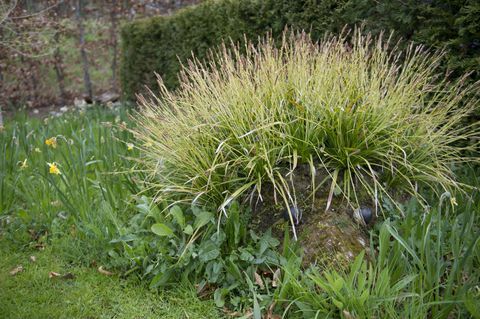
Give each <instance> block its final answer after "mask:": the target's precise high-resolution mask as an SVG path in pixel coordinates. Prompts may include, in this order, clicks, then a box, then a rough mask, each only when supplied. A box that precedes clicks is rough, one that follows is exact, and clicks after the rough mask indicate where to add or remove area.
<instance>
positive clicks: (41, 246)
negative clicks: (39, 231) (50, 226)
mask: <svg viewBox="0 0 480 319" xmlns="http://www.w3.org/2000/svg"><path fill="white" fill-rule="evenodd" d="M35 248H37V249H38V250H44V249H45V245H44V244H36V245H35Z"/></svg>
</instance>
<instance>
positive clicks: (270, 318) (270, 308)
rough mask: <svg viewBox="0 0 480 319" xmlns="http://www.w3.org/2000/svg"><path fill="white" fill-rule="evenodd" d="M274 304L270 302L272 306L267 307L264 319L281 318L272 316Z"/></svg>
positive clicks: (275, 315)
mask: <svg viewBox="0 0 480 319" xmlns="http://www.w3.org/2000/svg"><path fill="white" fill-rule="evenodd" d="M275 304H276V303H275V302H272V304H271V305H270V306H269V307H268V311H267V314H266V315H265V317H264V318H265V319H281V318H282V317H281V316H280V315H277V314H274V313H273V309H275Z"/></svg>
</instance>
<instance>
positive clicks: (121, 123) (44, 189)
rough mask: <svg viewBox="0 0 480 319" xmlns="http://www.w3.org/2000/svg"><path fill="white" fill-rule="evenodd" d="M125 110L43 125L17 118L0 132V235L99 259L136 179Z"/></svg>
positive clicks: (70, 115)
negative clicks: (49, 245) (55, 244)
mask: <svg viewBox="0 0 480 319" xmlns="http://www.w3.org/2000/svg"><path fill="white" fill-rule="evenodd" d="M127 114H128V112H126V108H124V107H121V108H115V109H113V110H104V109H102V108H100V107H95V108H92V109H89V110H87V111H80V112H79V111H70V112H67V113H66V114H64V115H62V116H61V117H58V118H57V117H50V118H46V119H44V121H42V120H40V119H37V118H26V117H25V116H24V115H22V114H18V115H17V117H16V118H15V119H12V120H9V121H8V122H7V123H6V126H5V128H4V129H3V130H0V145H1V151H0V235H5V237H7V238H9V239H11V240H12V241H14V242H18V243H21V244H28V243H29V242H32V243H33V244H32V245H37V244H39V245H44V244H49V243H50V242H51V241H53V242H56V243H57V244H58V246H62V247H63V249H59V250H62V251H67V252H66V253H67V254H68V256H69V258H71V259H73V260H75V261H81V262H83V263H86V264H89V263H90V262H91V261H92V260H93V259H95V260H97V261H98V262H101V261H103V262H107V259H108V256H107V254H106V251H105V247H106V246H108V242H109V241H110V240H111V239H113V238H115V237H117V236H118V234H117V232H118V228H119V227H120V225H122V223H123V222H122V221H124V220H127V219H129V217H130V216H129V212H130V211H133V208H134V206H133V205H130V203H131V202H134V201H135V195H136V193H138V192H139V191H140V189H141V183H136V182H135V180H141V179H143V176H142V174H141V173H139V172H135V166H136V162H135V161H132V160H131V157H132V156H136V155H135V154H136V153H137V152H138V151H137V150H136V149H131V150H130V149H129V147H128V145H127V144H126V142H128V143H134V140H133V138H132V135H131V134H130V133H129V132H128V130H127V128H128V126H130V125H132V124H133V123H131V122H130V121H129V117H128V115H127Z"/></svg>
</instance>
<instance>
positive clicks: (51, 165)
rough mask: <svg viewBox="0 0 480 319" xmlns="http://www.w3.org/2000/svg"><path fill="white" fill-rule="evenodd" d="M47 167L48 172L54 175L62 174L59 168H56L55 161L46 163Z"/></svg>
mask: <svg viewBox="0 0 480 319" xmlns="http://www.w3.org/2000/svg"><path fill="white" fill-rule="evenodd" d="M47 165H48V167H49V168H50V169H49V172H50V174H54V175H60V174H62V173H61V172H60V170H59V169H58V166H57V163H47Z"/></svg>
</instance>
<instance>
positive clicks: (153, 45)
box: [121, 0, 343, 99]
mask: <svg viewBox="0 0 480 319" xmlns="http://www.w3.org/2000/svg"><path fill="white" fill-rule="evenodd" d="M342 3H343V2H342V1H335V0H328V1H322V2H318V3H317V1H287V0H263V1H262V0H242V1H235V0H223V1H206V2H203V3H201V4H199V5H196V6H193V7H187V8H185V9H182V10H180V11H179V12H178V13H176V14H175V15H172V16H159V17H154V18H149V19H142V20H138V21H135V22H132V23H129V24H127V25H125V26H124V27H123V29H122V64H121V78H122V89H123V92H124V94H125V96H126V97H127V98H130V99H131V98H134V94H135V93H137V92H144V91H145V88H144V86H145V85H147V86H149V87H150V88H155V87H156V77H155V74H154V72H157V73H158V74H160V75H161V76H162V78H163V80H164V82H165V85H166V86H167V87H168V88H171V89H173V88H175V87H176V85H177V84H178V78H177V76H178V71H179V70H180V68H181V62H185V61H186V60H188V59H189V58H190V57H191V56H192V52H193V54H194V55H195V56H196V57H198V58H200V59H202V58H204V57H206V55H207V53H208V50H209V49H210V48H211V47H213V46H217V45H219V44H221V42H222V40H224V39H229V38H231V39H232V40H233V41H235V42H237V41H242V40H243V39H244V34H245V35H246V36H247V37H248V38H256V37H257V36H259V35H262V34H265V33H266V32H268V31H271V32H272V34H273V35H274V36H278V35H280V34H281V32H282V31H283V29H284V28H285V26H286V25H290V26H293V27H297V28H303V29H307V30H310V28H311V30H312V32H313V34H314V35H315V36H317V35H321V34H323V33H324V32H325V31H327V30H331V26H332V25H333V22H334V20H335V15H332V14H330V13H331V12H334V11H335V10H336V9H337V8H339V7H341V6H342ZM319 17H322V18H321V19H319Z"/></svg>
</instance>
